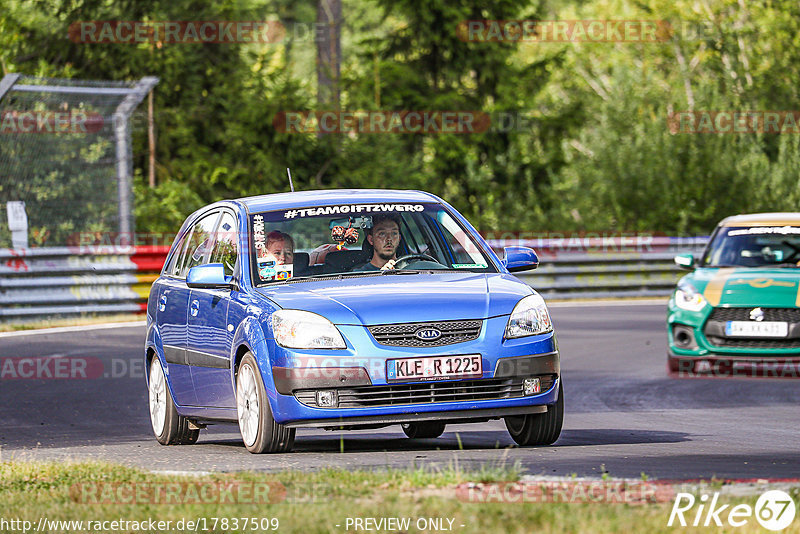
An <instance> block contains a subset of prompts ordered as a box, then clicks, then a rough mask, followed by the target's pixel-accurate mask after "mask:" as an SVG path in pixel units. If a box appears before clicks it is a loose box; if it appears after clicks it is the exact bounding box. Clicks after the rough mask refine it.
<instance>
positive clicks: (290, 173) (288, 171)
mask: <svg viewBox="0 0 800 534" xmlns="http://www.w3.org/2000/svg"><path fill="white" fill-rule="evenodd" d="M286 174H288V175H289V187H290V188H291V189H292V193H294V184H293V183H292V171H290V170H289V167H286Z"/></svg>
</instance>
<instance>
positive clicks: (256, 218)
mask: <svg viewBox="0 0 800 534" xmlns="http://www.w3.org/2000/svg"><path fill="white" fill-rule="evenodd" d="M249 222H250V236H251V239H250V242H251V243H250V247H251V258H252V262H251V263H252V265H253V270H252V276H253V280H254V282H255V284H256V285H262V284H267V283H274V282H282V281H283V282H286V281H289V280H290V279H293V280H300V279H313V278H318V277H321V276H322V277H324V276H329V275H345V274H347V275H353V276H358V275H368V274H369V273H370V272H371V273H372V274H380V273H383V274H393V273H386V272H385V271H380V269H379V266H382V265H383V264H385V262H386V261H388V259H395V260H399V259H402V258H403V257H406V256H409V258H408V259H407V260H404V261H402V262H400V263H399V264H398V265H397V268H396V269H394V271H395V273H401V271H402V272H406V273H407V272H410V271H415V270H416V271H431V272H440V271H469V272H497V269H496V267H495V266H494V264H493V263H492V261H491V260H490V259H489V257H488V256H487V254H486V253H485V250H484V248H483V247H482V245H480V244H479V243H478V242H477V241H476V239H475V238H474V237H473V236H472V235H471V234H470V233H469V232H467V231H466V229H465V228H464V227H463V226H462V225H461V224H460V223H459V221H458V220H456V219H455V218H454V217H453V216H452V215H451V214H450V213H449V212H448V211H447V210H446V209H445V208H444V206H442V205H441V204H436V203H419V204H414V203H412V204H397V203H387V204H342V205H335V206H319V207H310V208H294V209H284V210H280V211H269V212H262V213H253V214H251V215H250V221H249ZM376 247H377V250H376Z"/></svg>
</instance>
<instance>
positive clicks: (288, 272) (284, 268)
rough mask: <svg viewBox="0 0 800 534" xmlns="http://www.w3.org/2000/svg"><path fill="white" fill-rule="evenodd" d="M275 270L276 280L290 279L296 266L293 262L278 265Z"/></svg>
mask: <svg viewBox="0 0 800 534" xmlns="http://www.w3.org/2000/svg"><path fill="white" fill-rule="evenodd" d="M275 271H276V272H275V280H288V279H289V278H291V277H292V276H293V275H294V266H293V265H292V264H291V263H290V264H288V265H278V266H277V267H276V269H275Z"/></svg>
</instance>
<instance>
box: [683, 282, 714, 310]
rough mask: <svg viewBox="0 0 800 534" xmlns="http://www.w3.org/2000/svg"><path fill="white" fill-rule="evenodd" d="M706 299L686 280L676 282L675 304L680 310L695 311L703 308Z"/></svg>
mask: <svg viewBox="0 0 800 534" xmlns="http://www.w3.org/2000/svg"><path fill="white" fill-rule="evenodd" d="M706 303H707V301H706V299H705V297H703V295H702V294H700V293H698V291H697V290H696V289H695V288H694V286H693V285H692V284H690V283H688V282H683V283H679V284H678V289H676V290H675V306H677V307H678V308H680V309H682V310H688V311H693V312H697V311H700V310H702V309H703V307H704V306H705V305H706Z"/></svg>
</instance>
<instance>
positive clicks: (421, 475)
mask: <svg viewBox="0 0 800 534" xmlns="http://www.w3.org/2000/svg"><path fill="white" fill-rule="evenodd" d="M519 478H520V470H519V467H518V466H516V465H514V466H507V465H503V464H497V465H487V466H485V467H484V468H482V469H481V470H478V471H465V470H462V469H460V468H459V467H458V466H457V465H452V464H451V465H449V466H447V467H445V468H441V469H431V468H409V469H404V470H396V469H392V470H380V471H365V470H355V471H347V470H330V469H328V470H321V471H317V472H311V473H308V472H298V471H286V472H281V473H249V472H244V473H235V474H224V473H220V474H211V475H203V476H177V475H167V474H158V473H156V474H154V473H151V472H146V471H142V470H138V469H132V468H127V467H122V466H117V465H112V464H107V463H85V462H84V463H26V462H14V461H12V462H3V463H0V510H2V512H0V531H2V532H22V529H21V528H15V527H14V526H13V524H12V523H9V521H11V520H18V521H29V522H30V523H29V526H30V527H31V531H36V528H37V527H38V528H39V530H38V532H87V531H91V532H155V531H160V532H266V531H268V532H302V533H318V532H319V533H333V532H400V531H403V532H457V533H473V532H475V533H484V532H510V533H527V532H542V533H548V532H553V533H559V534H563V533H570V532H576V533H586V532H592V533H601V532H642V531H644V530H647V531H648V532H651V533H657V532H674V531H675V530H676V529H675V527H668V526H667V520H668V518H669V513H670V510H671V508H672V502H662V503H658V504H640V505H628V504H607V503H597V502H595V503H583V504H574V503H564V502H559V503H542V502H525V503H520V502H500V503H497V502H494V503H485V502H469V500H468V499H465V498H464V496H463V495H464V494H463V491H462V492H461V493H459V488H462V489H463V488H464V487H473V485H474V484H475V483H477V484H478V485H482V486H484V487H486V486H487V485H490V486H491V485H492V484H496V485H504V484H508V483H513V482H514V481H517V480H519ZM254 487H257V488H261V489H262V491H258V490H253V488H254ZM215 488H216V490H215ZM219 488H227V489H226V490H225V491H219ZM243 489H247V491H242V490H243ZM170 491H172V492H173V493H172V494H171V495H172V498H171V499H170V497H169V496H170V493H169V492H170ZM215 491H216V492H215ZM792 493H793V497H794V499H795V501H797V497H798V493H797V490H792ZM459 495H461V496H460V497H459ZM756 498H757V496H753V495H750V496H744V497H735V496H725V495H723V496H721V497H720V499H721V500H720V503H721V504H723V503H724V504H736V503H745V504H749V505H750V506H754V505H755V503H756ZM693 512H694V511H693ZM722 517H723V519H724V518H725V515H724V514H723V516H722ZM42 518H46V520H47V521H45V522H44V523H43V524H44V527H41V526H40V525H41V524H40V521H41V520H42ZM368 518H372V519H374V520H375V522H374V523H372V522H370V523H363V522H362V523H361V528H358V524H357V523H356V522H355V520H356V519H361V520H362V521H366V520H367V519H368ZM389 518H398V519H399V520H401V521H402V520H407V521H408V523H405V524H403V523H402V522H400V523H387V522H383V523H381V522H380V521H381V520H382V519H383V520H388V519H389ZM151 520H152V521H154V522H157V521H162V522H167V521H169V522H170V523H169V524H168V525H167V524H163V523H162V525H159V526H156V528H155V529H153V530H151V529H150V526H151V525H155V523H150V524H139V525H136V524H133V525H132V524H130V523H128V524H113V523H106V524H104V525H98V524H96V523H95V524H94V526H95V527H98V526H100V527H102V528H94V529H92V528H87V527H91V526H92V525H91V524H90V523H87V522H89V521H92V522H96V521H107V522H110V521H128V522H143V523H144V522H147V521H151ZM431 520H433V521H431ZM3 521H5V523H3ZM53 521H62V522H64V521H83V522H84V523H83V525H82V528H78V525H77V524H75V523H73V524H72V525H69V524H63V523H62V524H61V525H57V524H55V525H54V524H53ZM181 521H182V523H181ZM189 521H191V522H193V524H191V525H189V524H188V522H189ZM235 521H238V525H237V524H235ZM245 524H246V526H245ZM406 525H407V526H406ZM795 525H798V526H800V519H798V520H796V521H795V522H794V524H793V525H792V526H790V527H789V529H787V530H786V532H798V531H800V529H798V527H797V526H795ZM726 526H727V530H728V531H735V532H737V533H738V532H757V531H761V529H760V526H759V525H758V523H757V522H756V521H755V519H754V518H750V520H749V522H748V523H747V525H745V526H744V527H739V528H735V529H733V528H732V527H730V526H729V525H726ZM16 527H22V524H21V523H17V524H16ZM142 527H144V528H142ZM678 530H681V531H688V532H692V531H698V530H701V531H704V532H709V531H718V530H719V529H718V528H713V527H711V528H706V529H696V528H692V527H688V528H678Z"/></svg>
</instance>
